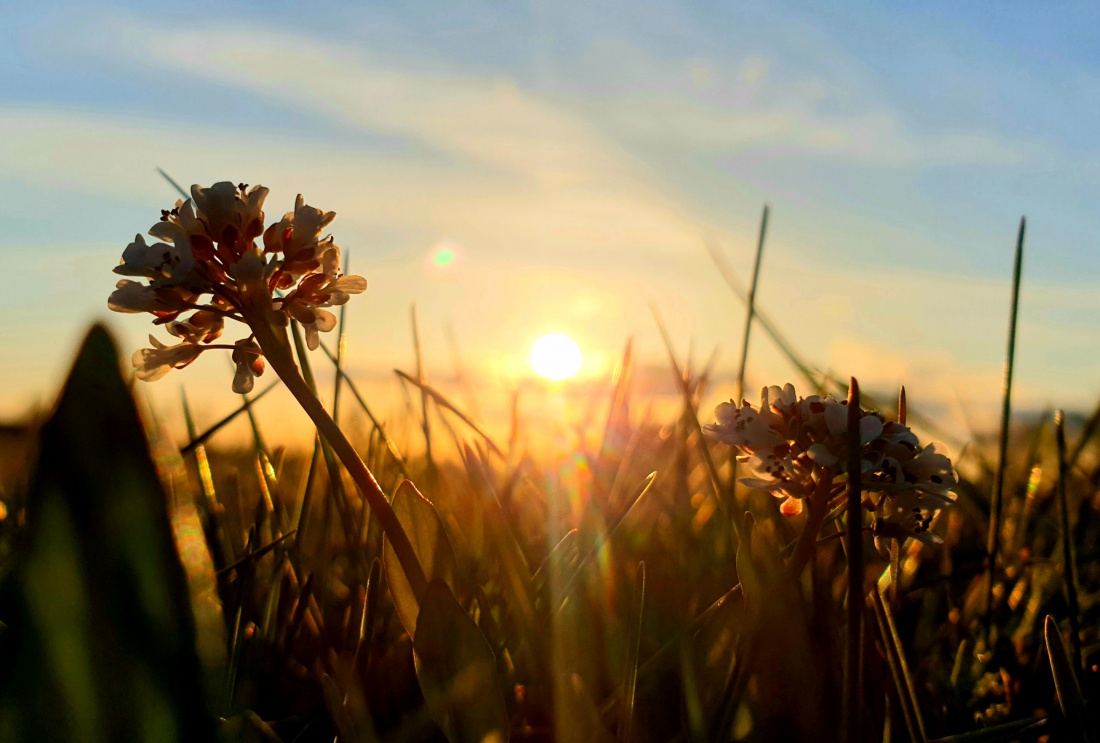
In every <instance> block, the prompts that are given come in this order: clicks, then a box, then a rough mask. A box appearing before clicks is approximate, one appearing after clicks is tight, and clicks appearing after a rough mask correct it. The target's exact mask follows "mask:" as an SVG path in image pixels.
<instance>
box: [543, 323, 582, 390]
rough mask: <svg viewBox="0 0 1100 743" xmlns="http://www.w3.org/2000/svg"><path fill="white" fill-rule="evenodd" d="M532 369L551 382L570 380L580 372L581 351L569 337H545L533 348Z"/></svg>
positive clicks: (554, 335) (552, 334)
mask: <svg viewBox="0 0 1100 743" xmlns="http://www.w3.org/2000/svg"><path fill="white" fill-rule="evenodd" d="M531 367H532V368H533V369H534V370H535V371H536V372H537V373H538V374H539V375H541V376H543V377H546V378H547V379H550V380H554V381H558V380H562V379H568V378H569V377H572V376H574V375H575V374H576V373H577V372H578V371H580V368H581V349H580V347H579V346H577V344H576V342H574V340H573V339H572V338H570V337H569V336H567V335H562V334H561V333H551V334H550V335H544V336H543V337H541V338H539V339H538V340H537V341H535V343H534V345H532V346H531Z"/></svg>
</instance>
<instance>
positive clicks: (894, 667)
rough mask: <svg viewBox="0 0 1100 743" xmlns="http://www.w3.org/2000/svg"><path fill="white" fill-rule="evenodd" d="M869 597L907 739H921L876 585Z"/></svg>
mask: <svg viewBox="0 0 1100 743" xmlns="http://www.w3.org/2000/svg"><path fill="white" fill-rule="evenodd" d="M871 599H872V604H873V605H874V609H875V619H876V620H878V630H879V636H880V637H881V638H882V645H883V649H884V650H885V651H886V664H887V666H888V667H889V668H890V677H891V678H892V679H893V680H894V688H895V689H896V690H897V693H898V702H899V703H900V706H901V715H902V718H903V719H904V720H905V727H906V728H907V729H908V731H909V739H910V740H913V741H920V740H923V737H922V736H921V733H920V730H919V728H918V727H917V722H916V717H915V716H914V714H913V702H912V698H911V697H910V696H909V688H908V683H907V680H906V677H905V674H904V673H903V671H902V667H901V664H900V663H899V661H898V648H897V646H896V645H895V644H894V638H893V635H891V633H890V628H889V626H887V623H886V611H885V602H884V601H883V599H882V594H880V593H879V591H878V587H877V586H876V587H875V588H874V589H873V590H872V591H871Z"/></svg>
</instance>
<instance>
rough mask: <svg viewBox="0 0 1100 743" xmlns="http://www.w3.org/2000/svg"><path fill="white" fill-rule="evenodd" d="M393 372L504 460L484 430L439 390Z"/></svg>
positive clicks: (497, 447)
mask: <svg viewBox="0 0 1100 743" xmlns="http://www.w3.org/2000/svg"><path fill="white" fill-rule="evenodd" d="M393 372H394V374H396V375H397V376H398V378H400V379H401V380H402V381H405V382H408V383H409V384H411V385H412V386H414V387H416V388H417V389H419V390H420V393H421V394H422V395H424V396H425V398H429V397H430V398H431V399H432V400H434V401H435V403H436V404H437V405H439V407H441V408H443V409H445V410H449V411H451V412H452V413H454V414H455V415H456V416H457V417H458V419H459V420H461V421H462V422H463V423H465V424H466V425H467V426H469V427H470V430H472V431H473V432H474V433H476V434H477V435H478V436H480V437H481V439H482V440H483V441H484V442H485V444H486V445H487V446H488V447H489V449H491V450H492V452H493V453H494V454H496V455H497V456H499V457H501V458H502V459H503V458H504V452H503V451H501V449H500V447H499V446H497V445H496V442H494V441H493V439H492V437H491V436H489V434H488V433H486V432H485V429H483V428H482V427H481V426H479V425H478V424H477V423H476V422H475V421H474V420H473V419H472V418H471V417H470V416H468V415H466V414H465V413H463V412H462V411H461V410H460V409H459V408H458V406H457V405H455V404H454V403H452V402H451V401H450V400H448V399H447V397H446V396H445V395H444V394H443V393H442V392H440V391H439V390H437V389H435V388H434V387H432V386H431V385H430V384H428V383H427V382H425V381H424V380H423V378H422V377H416V378H414V377H412V376H411V375H409V374H406V373H405V372H403V371H401V370H400V369H394V370H393Z"/></svg>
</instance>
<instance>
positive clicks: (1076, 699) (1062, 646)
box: [1043, 614, 1094, 743]
mask: <svg viewBox="0 0 1100 743" xmlns="http://www.w3.org/2000/svg"><path fill="white" fill-rule="evenodd" d="M1043 638H1044V640H1045V641H1046V646H1047V657H1049V658H1050V670H1051V673H1053V674H1054V693H1055V694H1056V695H1057V697H1058V706H1059V707H1060V708H1061V710H1062V716H1063V717H1064V718H1065V720H1066V725H1067V727H1068V729H1069V732H1070V733H1071V736H1072V740H1080V741H1085V743H1088V742H1089V741H1092V740H1094V738H1093V735H1092V732H1093V731H1092V729H1091V727H1092V726H1091V725H1090V723H1089V718H1088V711H1087V709H1086V707H1085V698H1084V696H1083V695H1082V694H1081V687H1080V686H1079V685H1078V683H1077V674H1076V673H1074V671H1073V664H1072V663H1071V662H1070V659H1069V653H1068V652H1067V651H1066V643H1065V642H1064V641H1063V640H1062V631H1061V630H1060V629H1058V623H1057V622H1055V621H1054V617H1052V616H1050V615H1049V614H1048V615H1047V618H1046V620H1045V621H1044V622H1043Z"/></svg>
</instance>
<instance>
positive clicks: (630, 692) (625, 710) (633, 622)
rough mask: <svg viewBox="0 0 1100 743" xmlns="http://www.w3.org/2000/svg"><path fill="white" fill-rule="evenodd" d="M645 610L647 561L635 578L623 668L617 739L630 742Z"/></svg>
mask: <svg viewBox="0 0 1100 743" xmlns="http://www.w3.org/2000/svg"><path fill="white" fill-rule="evenodd" d="M644 610H645V563H644V562H639V563H638V576H637V577H636V578H635V579H634V603H633V605H632V606H631V610H630V625H629V627H628V628H627V629H628V634H627V645H626V651H627V655H626V666H625V668H624V669H623V698H622V706H621V707H620V709H619V730H618V734H617V735H616V736H615V739H616V741H617V742H618V743H628V742H629V741H630V739H631V729H632V728H633V725H634V693H635V691H636V689H637V686H638V653H639V650H640V649H641V642H642V613H643V611H644Z"/></svg>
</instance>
